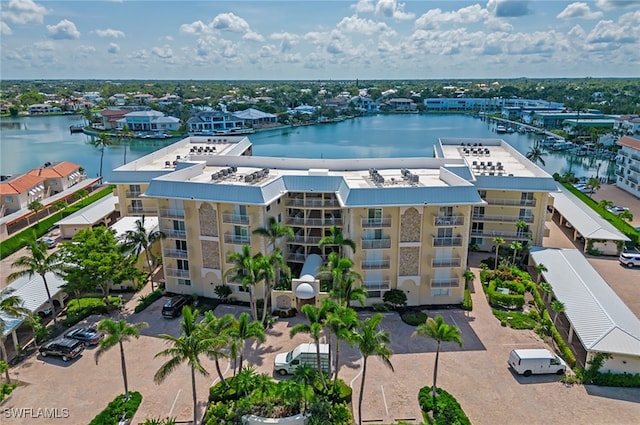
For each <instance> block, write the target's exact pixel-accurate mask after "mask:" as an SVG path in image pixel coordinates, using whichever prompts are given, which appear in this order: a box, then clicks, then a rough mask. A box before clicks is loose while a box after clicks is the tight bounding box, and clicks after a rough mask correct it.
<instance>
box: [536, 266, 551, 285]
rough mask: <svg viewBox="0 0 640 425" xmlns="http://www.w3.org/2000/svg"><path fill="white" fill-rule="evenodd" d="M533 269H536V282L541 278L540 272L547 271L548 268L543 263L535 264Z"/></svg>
mask: <svg viewBox="0 0 640 425" xmlns="http://www.w3.org/2000/svg"><path fill="white" fill-rule="evenodd" d="M533 269H534V270H535V271H536V283H537V284H539V283H540V279H542V273H544V272H548V271H549V269H548V268H547V266H545V265H544V264H542V263H540V264H536V265H535V266H534V267H533Z"/></svg>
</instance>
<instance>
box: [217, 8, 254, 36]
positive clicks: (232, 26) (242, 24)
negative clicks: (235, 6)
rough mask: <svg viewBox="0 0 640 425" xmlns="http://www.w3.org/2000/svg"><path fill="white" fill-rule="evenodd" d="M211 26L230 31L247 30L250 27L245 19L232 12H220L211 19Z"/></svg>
mask: <svg viewBox="0 0 640 425" xmlns="http://www.w3.org/2000/svg"><path fill="white" fill-rule="evenodd" d="M211 26H212V27H213V28H215V29H217V30H221V31H223V30H227V31H231V32H247V31H249V30H250V29H251V28H250V27H249V24H248V23H247V21H245V20H244V19H242V18H241V17H239V16H236V15H234V14H233V13H221V14H219V15H218V16H216V17H215V18H213V21H211Z"/></svg>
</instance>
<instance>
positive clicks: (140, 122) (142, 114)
mask: <svg viewBox="0 0 640 425" xmlns="http://www.w3.org/2000/svg"><path fill="white" fill-rule="evenodd" d="M117 124H118V130H122V129H123V128H124V126H125V125H126V126H127V127H129V130H131V131H136V132H138V131H143V132H169V131H177V130H178V128H179V127H180V120H179V119H178V118H175V117H168V116H165V114H164V113H162V112H160V111H134V112H129V113H128V114H126V115H125V116H124V118H121V119H119V120H118V121H117Z"/></svg>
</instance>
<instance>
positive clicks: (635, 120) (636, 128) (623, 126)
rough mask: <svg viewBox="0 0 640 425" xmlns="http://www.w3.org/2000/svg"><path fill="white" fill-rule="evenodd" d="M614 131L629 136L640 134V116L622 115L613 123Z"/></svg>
mask: <svg viewBox="0 0 640 425" xmlns="http://www.w3.org/2000/svg"><path fill="white" fill-rule="evenodd" d="M613 129H614V130H619V131H624V132H626V133H627V134H640V116H638V115H621V116H619V117H616V119H615V121H614V123H613Z"/></svg>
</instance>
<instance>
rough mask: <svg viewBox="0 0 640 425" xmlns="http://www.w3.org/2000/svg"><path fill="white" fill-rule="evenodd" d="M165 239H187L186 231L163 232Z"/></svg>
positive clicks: (171, 230)
mask: <svg viewBox="0 0 640 425" xmlns="http://www.w3.org/2000/svg"><path fill="white" fill-rule="evenodd" d="M162 233H164V235H165V237H167V238H171V239H187V231H186V230H173V229H170V230H163V231H162Z"/></svg>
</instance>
